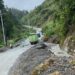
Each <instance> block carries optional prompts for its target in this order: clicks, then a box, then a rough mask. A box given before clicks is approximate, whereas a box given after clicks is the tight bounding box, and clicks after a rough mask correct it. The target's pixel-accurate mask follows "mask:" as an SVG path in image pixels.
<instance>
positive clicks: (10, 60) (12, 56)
mask: <svg viewBox="0 0 75 75" xmlns="http://www.w3.org/2000/svg"><path fill="white" fill-rule="evenodd" d="M31 47H32V46H31V45H28V46H24V47H22V46H20V47H16V48H13V49H10V50H8V51H7V52H4V53H0V75H8V72H9V70H10V68H11V67H12V66H13V64H14V62H15V61H16V59H17V58H18V57H19V56H20V55H21V54H22V53H23V52H25V51H27V50H28V49H29V48H31Z"/></svg>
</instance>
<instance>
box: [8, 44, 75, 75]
mask: <svg viewBox="0 0 75 75" xmlns="http://www.w3.org/2000/svg"><path fill="white" fill-rule="evenodd" d="M70 61H71V60H70V58H67V57H56V56H55V55H54V54H53V53H51V52H50V51H49V50H48V47H46V48H42V47H40V48H39V46H38V45H36V46H35V47H33V48H31V49H29V50H28V51H27V52H25V53H23V54H22V55H21V56H20V57H19V58H18V59H17V61H16V62H15V64H14V65H13V67H12V68H11V70H10V72H9V75H75V64H74V63H72V64H71V62H70Z"/></svg>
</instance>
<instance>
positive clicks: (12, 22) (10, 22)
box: [0, 0, 28, 44]
mask: <svg viewBox="0 0 75 75" xmlns="http://www.w3.org/2000/svg"><path fill="white" fill-rule="evenodd" d="M0 10H1V11H2V17H3V24H4V28H5V37H6V41H8V40H11V39H12V40H14V41H15V40H17V39H20V38H21V37H22V36H23V35H22V32H23V29H24V28H23V26H22V24H21V22H20V19H21V18H22V17H23V16H24V15H26V14H27V13H28V12H27V11H20V10H17V9H14V8H11V9H10V8H5V7H4V3H3V0H0ZM1 43H3V32H2V24H1V18H0V44H1Z"/></svg>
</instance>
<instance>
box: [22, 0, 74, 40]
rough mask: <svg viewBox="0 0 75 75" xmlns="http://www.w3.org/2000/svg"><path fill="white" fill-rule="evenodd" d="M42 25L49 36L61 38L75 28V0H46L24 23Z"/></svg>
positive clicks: (26, 17)
mask: <svg viewBox="0 0 75 75" xmlns="http://www.w3.org/2000/svg"><path fill="white" fill-rule="evenodd" d="M28 19H29V20H30V23H31V25H36V26H41V27H43V30H44V32H45V34H46V35H47V36H51V35H57V36H58V37H59V38H60V39H62V38H64V37H66V36H67V35H70V34H72V33H73V32H74V31H75V30H74V29H75V25H74V24H75V0H45V1H44V3H43V4H42V5H40V6H38V7H37V8H35V10H33V11H31V12H30V13H29V14H28V15H27V16H25V17H23V18H22V23H23V24H27V20H28Z"/></svg>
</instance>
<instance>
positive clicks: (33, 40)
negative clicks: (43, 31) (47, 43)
mask: <svg viewBox="0 0 75 75" xmlns="http://www.w3.org/2000/svg"><path fill="white" fill-rule="evenodd" d="M28 39H29V41H30V43H31V44H37V43H38V41H39V40H38V36H37V35H36V34H35V33H32V34H30V36H29V38H28Z"/></svg>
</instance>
